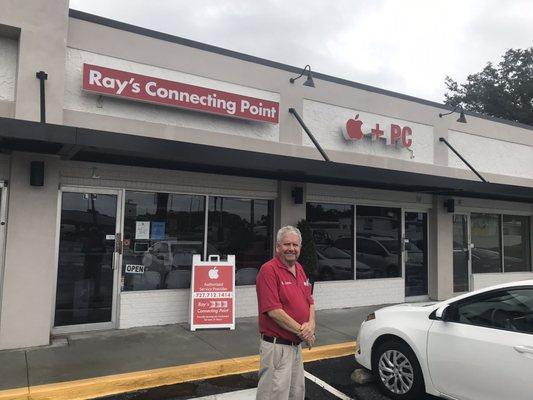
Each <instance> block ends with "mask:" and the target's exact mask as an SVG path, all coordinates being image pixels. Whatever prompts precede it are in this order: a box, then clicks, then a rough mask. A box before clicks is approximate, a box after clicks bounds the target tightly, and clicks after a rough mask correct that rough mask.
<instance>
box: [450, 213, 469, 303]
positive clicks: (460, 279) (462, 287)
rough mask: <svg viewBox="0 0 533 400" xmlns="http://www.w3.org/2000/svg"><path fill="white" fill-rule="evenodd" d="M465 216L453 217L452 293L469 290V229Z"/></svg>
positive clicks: (466, 216)
mask: <svg viewBox="0 0 533 400" xmlns="http://www.w3.org/2000/svg"><path fill="white" fill-rule="evenodd" d="M468 224H469V218H468V215H466V214H455V215H454V216H453V291H454V292H455V293H461V292H468V291H469V290H470V235H469V232H470V229H469V227H468Z"/></svg>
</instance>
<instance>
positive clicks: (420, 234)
mask: <svg viewBox="0 0 533 400" xmlns="http://www.w3.org/2000/svg"><path fill="white" fill-rule="evenodd" d="M405 237H406V239H407V240H409V241H408V242H407V243H406V244H405V295H406V296H423V295H427V294H428V254H427V214H426V213H422V212H406V213H405Z"/></svg>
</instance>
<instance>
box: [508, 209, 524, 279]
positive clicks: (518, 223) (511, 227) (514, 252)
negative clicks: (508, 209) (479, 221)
mask: <svg viewBox="0 0 533 400" xmlns="http://www.w3.org/2000/svg"><path fill="white" fill-rule="evenodd" d="M529 236H530V235H529V217H524V216H516V215H504V216H503V246H504V249H503V254H504V259H503V263H504V270H505V272H518V271H531V261H530V254H531V253H530V247H529V243H530V238H529Z"/></svg>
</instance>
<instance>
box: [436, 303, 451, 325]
mask: <svg viewBox="0 0 533 400" xmlns="http://www.w3.org/2000/svg"><path fill="white" fill-rule="evenodd" d="M435 319H436V320H438V321H444V322H446V321H449V319H450V305H449V304H446V305H444V306H441V307H439V308H437V310H436V311H435Z"/></svg>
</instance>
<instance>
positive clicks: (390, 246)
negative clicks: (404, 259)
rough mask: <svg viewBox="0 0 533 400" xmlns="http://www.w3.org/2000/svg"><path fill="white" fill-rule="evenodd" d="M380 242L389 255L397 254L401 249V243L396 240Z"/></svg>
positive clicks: (382, 240)
mask: <svg viewBox="0 0 533 400" xmlns="http://www.w3.org/2000/svg"><path fill="white" fill-rule="evenodd" d="M379 242H380V243H381V244H382V245H383V246H385V248H386V249H387V250H388V251H389V253H392V254H396V253H398V250H399V248H400V243H399V242H398V241H397V240H394V239H381V240H379Z"/></svg>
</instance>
